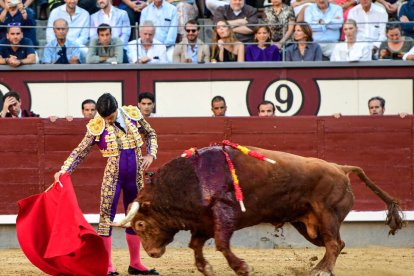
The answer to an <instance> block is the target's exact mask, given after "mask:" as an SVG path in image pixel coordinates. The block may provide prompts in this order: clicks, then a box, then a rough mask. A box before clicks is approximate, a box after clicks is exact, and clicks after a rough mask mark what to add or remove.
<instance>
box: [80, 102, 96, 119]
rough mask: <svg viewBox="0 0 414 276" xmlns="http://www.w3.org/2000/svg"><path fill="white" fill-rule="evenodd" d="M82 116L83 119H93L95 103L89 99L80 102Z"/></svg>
mask: <svg viewBox="0 0 414 276" xmlns="http://www.w3.org/2000/svg"><path fill="white" fill-rule="evenodd" d="M82 115H83V118H85V119H93V118H95V115H96V102H95V101H94V100H91V99H87V100H84V101H83V102H82Z"/></svg>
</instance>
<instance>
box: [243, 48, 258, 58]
mask: <svg viewBox="0 0 414 276" xmlns="http://www.w3.org/2000/svg"><path fill="white" fill-rule="evenodd" d="M244 60H245V61H255V60H254V59H253V54H252V47H251V46H247V47H246V54H245V57H244Z"/></svg>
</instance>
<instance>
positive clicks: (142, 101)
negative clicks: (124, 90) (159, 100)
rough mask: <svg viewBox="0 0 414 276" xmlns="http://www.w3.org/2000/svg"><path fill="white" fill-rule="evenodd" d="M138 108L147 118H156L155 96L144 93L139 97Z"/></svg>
mask: <svg viewBox="0 0 414 276" xmlns="http://www.w3.org/2000/svg"><path fill="white" fill-rule="evenodd" d="M138 108H139V110H140V111H141V114H142V115H144V117H145V118H147V117H154V116H155V114H154V109H155V97H154V95H153V94H151V93H148V92H144V93H141V94H139V95H138Z"/></svg>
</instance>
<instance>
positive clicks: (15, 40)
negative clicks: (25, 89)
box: [0, 23, 36, 67]
mask: <svg viewBox="0 0 414 276" xmlns="http://www.w3.org/2000/svg"><path fill="white" fill-rule="evenodd" d="M15 25H16V24H15V23H13V26H11V25H10V24H9V26H8V27H7V34H6V37H7V38H3V39H2V40H0V45H3V46H0V64H7V65H10V66H11V67H18V66H20V65H23V64H33V63H36V54H35V49H34V48H33V43H32V41H31V40H30V39H28V38H24V37H23V32H22V29H21V28H20V26H15ZM21 46H23V47H21Z"/></svg>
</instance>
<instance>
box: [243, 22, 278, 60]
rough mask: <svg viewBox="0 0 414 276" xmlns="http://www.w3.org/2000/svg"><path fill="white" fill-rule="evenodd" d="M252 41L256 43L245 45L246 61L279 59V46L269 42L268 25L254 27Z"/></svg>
mask: <svg viewBox="0 0 414 276" xmlns="http://www.w3.org/2000/svg"><path fill="white" fill-rule="evenodd" d="M254 42H255V43H257V44H252V45H249V46H247V47H246V57H245V60H246V61H280V54H279V48H278V47H277V46H276V45H272V44H271V43H272V41H271V40H270V28H269V27H268V26H257V27H256V28H255V30H254Z"/></svg>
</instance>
